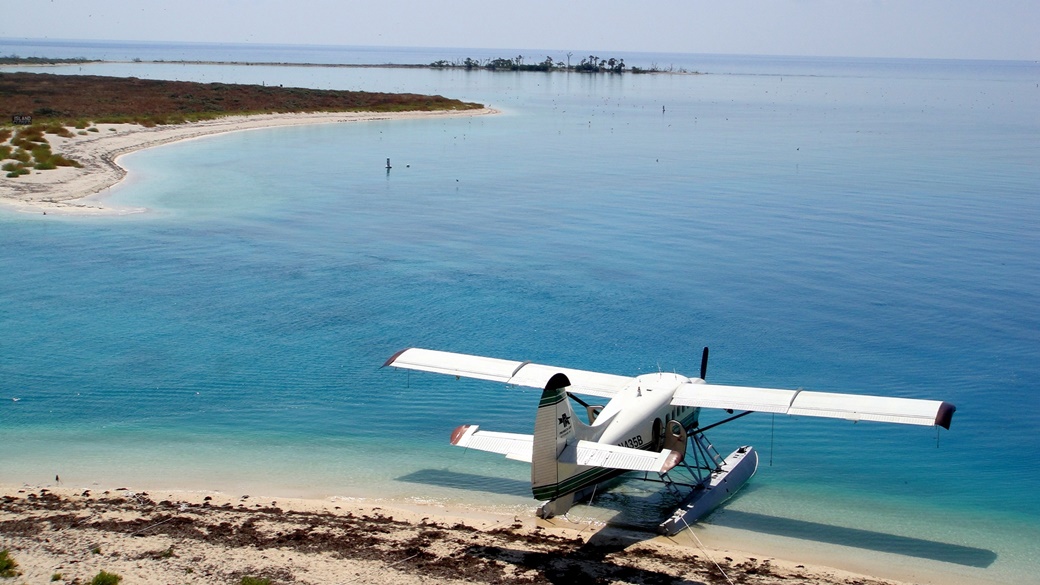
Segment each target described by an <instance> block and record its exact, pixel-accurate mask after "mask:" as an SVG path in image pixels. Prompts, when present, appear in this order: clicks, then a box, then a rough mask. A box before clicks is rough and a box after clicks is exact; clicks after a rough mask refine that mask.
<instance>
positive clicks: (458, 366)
mask: <svg viewBox="0 0 1040 585" xmlns="http://www.w3.org/2000/svg"><path fill="white" fill-rule="evenodd" d="M386 366H393V367H395V368H405V369H409V370H419V371H422V372H434V373H437V374H448V375H451V376H462V377H465V378H476V379H479V380H491V381H493V382H502V383H504V384H513V385H516V386H526V387H530V388H544V387H545V384H546V383H547V382H548V381H549V379H550V378H552V377H553V375H555V374H564V375H566V376H567V378H568V379H569V380H570V382H571V385H570V388H569V389H568V390H569V391H570V392H573V393H577V394H587V395H589V396H598V397H601V398H612V397H613V396H614V395H615V394H617V393H618V392H619V391H621V389H622V388H624V387H625V386H626V385H628V384H629V383H630V382H631V381H632V378H631V377H628V376H615V375H613V374H603V373H600V372H589V371H586V370H574V369H571V368H558V367H555V366H545V365H541V364H533V363H531V362H518V361H511V360H501V359H498V358H489V357H482V356H476V355H468V354H463V353H452V352H448V351H437V350H432V349H420V348H417V347H413V348H409V349H405V350H402V351H399V352H397V353H396V354H394V355H393V356H392V357H391V358H390V359H388V360H386V363H385V364H383V367H386Z"/></svg>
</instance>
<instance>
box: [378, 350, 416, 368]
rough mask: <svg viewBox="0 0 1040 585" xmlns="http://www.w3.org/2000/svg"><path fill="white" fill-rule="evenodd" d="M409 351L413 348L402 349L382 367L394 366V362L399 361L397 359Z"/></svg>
mask: <svg viewBox="0 0 1040 585" xmlns="http://www.w3.org/2000/svg"><path fill="white" fill-rule="evenodd" d="M409 349H411V348H410V347H406V348H404V349H402V350H401V351H399V352H397V353H395V354H394V355H392V356H390V359H388V360H386V363H385V364H383V366H382V367H384V368H385V367H387V366H392V365H394V362H395V361H397V358H399V357H401V354H402V353H404V352H406V351H408V350H409Z"/></svg>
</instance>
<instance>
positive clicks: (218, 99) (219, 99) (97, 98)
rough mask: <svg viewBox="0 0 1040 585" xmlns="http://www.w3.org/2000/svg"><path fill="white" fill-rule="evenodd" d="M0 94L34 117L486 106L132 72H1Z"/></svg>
mask: <svg viewBox="0 0 1040 585" xmlns="http://www.w3.org/2000/svg"><path fill="white" fill-rule="evenodd" d="M0 100H2V103H3V104H4V105H5V107H6V108H7V109H8V112H7V113H8V114H9V115H12V116H14V115H19V114H21V115H31V116H32V119H33V121H34V122H36V123H41V122H42V123H55V122H59V123H62V124H64V125H68V126H75V125H77V124H81V123H83V122H85V121H92V122H94V123H105V122H111V123H137V124H142V125H145V126H149V125H158V124H177V123H182V122H188V121H197V120H207V119H212V118H217V117H221V116H228V115H243V114H270V113H288V112H358V111H366V112H372V111H375V112H400V111H414V110H420V111H431V110H469V109H479V108H481V107H483V105H481V104H474V103H467V102H462V101H459V100H453V99H448V98H445V97H442V96H430V95H419V94H414V93H378V92H368V91H343V90H320V89H308V88H301V87H281V86H278V87H274V86H268V85H241V84H232V83H195V82H190V81H164V80H154V79H138V78H135V77H101V76H96V75H54V74H50V73H0Z"/></svg>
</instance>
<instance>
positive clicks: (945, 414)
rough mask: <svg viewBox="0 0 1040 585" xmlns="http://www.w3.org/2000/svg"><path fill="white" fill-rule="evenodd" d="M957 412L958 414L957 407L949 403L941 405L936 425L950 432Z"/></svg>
mask: <svg viewBox="0 0 1040 585" xmlns="http://www.w3.org/2000/svg"><path fill="white" fill-rule="evenodd" d="M955 412H957V407H956V406H954V405H952V404H950V403H949V402H943V403H942V404H940V405H939V412H937V413H936V414H935V424H936V425H937V426H940V427H942V428H944V429H946V430H950V423H951V422H953V413H955Z"/></svg>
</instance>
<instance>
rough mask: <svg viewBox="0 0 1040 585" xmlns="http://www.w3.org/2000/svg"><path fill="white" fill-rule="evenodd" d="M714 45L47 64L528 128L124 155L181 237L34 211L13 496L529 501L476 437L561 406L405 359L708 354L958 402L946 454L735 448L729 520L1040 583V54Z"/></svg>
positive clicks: (379, 129) (159, 217) (762, 371)
mask: <svg viewBox="0 0 1040 585" xmlns="http://www.w3.org/2000/svg"><path fill="white" fill-rule="evenodd" d="M22 48H23V49H24V47H22ZM74 49H79V52H75V51H74ZM69 50H70V51H73V54H77V55H78V54H85V53H86V51H89V50H90V48H89V47H88V46H84V47H76V46H73V48H71V49H69ZM106 50H113V49H111V47H110V46H108V48H106ZM300 51H301V54H309V53H307V50H304V49H300ZM10 52H19V54H23V55H26V54H29V51H26V50H20V51H12V50H7V49H6V47H3V46H0V53H4V54H7V53H10ZM45 54H46V53H45ZM86 56H88V57H89V56H91V55H90V54H89V53H86ZM348 57H349V56H348ZM431 57H432V58H430V59H429V60H430V61H432V60H434V58H440V57H437V56H436V55H431ZM171 58H176V57H171ZM200 58H203V57H200ZM651 58H653V57H651ZM660 58H661V59H662V61H663V60H664V59H665V58H669V56H660ZM683 59H685V60H686V61H684V63H688V66H689V67H690V68H691V69H697V70H701V71H707V72H708V73H709V74H707V75H697V76H692V75H668V76H632V75H626V76H624V77H616V76H614V77H609V76H603V77H587V76H580V75H566V74H551V75H544V74H530V73H528V74H489V73H483V72H472V73H465V72H451V71H424V70H416V71H411V70H351V69H315V68H296V67H234V66H219V67H218V66H188V65H159V64H147V63H121V64H98V65H89V66H82V69H81V68H80V66H72V67H57V68H47V69H46V70H47V71H54V72H74V73H75V72H80V71H82V72H83V73H95V74H108V75H134V76H138V77H155V78H180V79H198V80H203V81H214V80H221V81H228V82H252V83H259V82H261V81H263V82H266V83H282V84H284V85H306V86H313V87H336V88H347V89H359V88H364V89H368V90H375V91H421V92H428V93H439V94H443V95H447V96H450V97H457V98H461V99H465V100H471V101H479V102H482V103H487V104H489V105H491V106H493V107H495V108H498V109H500V110H502V111H503V113H502V114H500V115H497V116H483V117H477V118H459V119H450V120H407V121H393V122H372V123H364V124H342V125H325V126H310V127H296V128H280V129H270V130H263V131H250V132H242V133H237V134H230V135H224V136H216V137H209V138H205V139H202V140H197V141H192V142H188V143H180V144H174V145H170V146H166V147H163V148H159V149H154V150H149V151H142V152H138V153H135V154H132V155H129V156H127V157H124V158H123V159H121V163H122V164H123V165H124V166H126V167H128V168H129V169H130V171H131V179H130V180H129V181H128V182H127V183H126V184H124V185H121V186H120V187H118V188H116V189H114V190H113V191H114V193H113V195H112V196H111V198H110V199H109V200H108V201H110V202H111V203H113V204H122V205H131V206H146V207H148V208H150V209H151V210H152V211H151V212H150V213H147V214H141V215H136V216H128V217H108V218H75V217H54V216H50V215H48V216H46V217H44V216H42V215H41V216H35V215H24V214H14V213H3V214H0V399H2V400H0V423H2V424H0V444H3V445H5V446H8V448H7V449H4V454H3V457H2V461H3V471H2V472H0V479H2V480H3V481H9V482H23V481H25V482H34V483H44V482H48V481H50V478H52V477H53V476H54V474H56V473H60V474H61V476H62V479H63V480H64V482H65V483H67V484H79V485H91V484H93V483H94V482H98V483H100V484H102V485H107V486H112V485H115V484H133V485H140V486H148V485H152V486H168V487H185V488H208V489H221V490H226V491H231V492H233V493H238V492H242V493H257V490H258V489H260V488H258V486H263V491H268V492H271V493H272V494H274V495H279V494H287V495H314V496H322V497H327V496H354V495H373V494H378V495H380V496H385V497H393V498H402V499H422V498H429V499H434V500H437V501H443V502H461V503H469V504H482V505H496V506H502V507H511V508H517V509H522V510H527V509H531V508H533V504H534V502H533V501H532V500H530V498H529V491H528V486H527V484H526V483H525V482H526V478H527V474H528V470H527V467H526V466H525V465H523V464H518V463H515V462H510V461H505V460H501V459H498V458H496V457H494V456H491V455H488V454H481V453H467V452H464V451H461V450H457V449H452V448H450V447H449V446H448V445H447V437H448V433H449V432H450V430H451V429H452V428H454V427H455V426H456V425H458V424H461V423H479V424H481V425H482V426H483V427H485V428H490V429H496V430H502V431H513V432H529V430H530V427H531V425H532V423H533V412H534V407H535V404H536V401H537V392H533V391H524V390H520V389H506V388H503V387H499V386H495V385H492V384H487V383H481V382H477V381H468V380H459V381H456V380H454V379H451V378H446V377H440V376H434V375H419V374H411V375H408V374H406V373H404V372H396V371H387V370H381V369H380V368H379V366H380V365H381V364H382V363H383V362H384V361H385V359H386V358H387V357H389V356H390V355H391V354H392V353H394V352H395V351H397V350H398V349H401V348H403V347H407V346H422V347H430V348H437V349H445V350H450V351H460V352H468V353H476V354H481V355H490V356H496V357H503V358H508V359H521V360H528V359H529V360H533V361H537V362H541V363H551V364H559V365H561V366H569V367H577V368H584V369H595V370H602V371H608V372H612V373H619V374H626V373H631V374H636V373H641V372H648V371H654V370H658V369H664V370H669V371H671V370H675V371H679V372H685V373H687V374H693V373H694V372H695V371H696V369H697V366H698V361H699V353H700V347H701V346H703V345H709V346H711V348H712V359H711V364H710V366H709V371H708V378H709V380H711V381H713V382H717V383H720V384H749V385H765V386H775V387H788V388H799V387H804V388H811V389H815V390H830V391H848V392H862V393H876V394H886V395H894V396H912V397H925V398H936V399H944V400H948V401H950V402H953V403H954V404H956V405H957V406H958V409H959V410H958V413H957V415H956V416H955V417H954V423H953V427H952V430H951V431H949V432H947V431H943V432H941V433H936V431H935V430H934V429H920V428H904V427H896V426H886V425H880V424H869V423H863V424H858V425H852V424H849V423H846V422H843V421H820V420H806V419H800V418H788V417H778V418H774V417H772V416H770V415H764V414H760V415H753V416H749V417H746V418H744V419H741V420H740V421H739V422H735V423H733V424H732V425H727V426H724V427H720V428H719V429H717V430H715V431H714V432H713V433H712V434H711V437H712V439H713V441H714V443H715V444H716V445H717V446H718V447H719V449H720V450H722V451H725V452H728V451H729V450H731V449H732V448H735V447H736V446H738V445H740V444H744V443H751V444H754V445H756V446H757V447H758V449H759V450H760V452H761V456H762V466H761V467H760V469H759V473H758V475H757V476H756V477H755V479H754V480H753V481H752V483H751V484H750V485H749V486H748V489H747V490H746V491H745V492H744V493H743V494H742V495H741V496H740V497H738V498H737V499H736V500H734V501H732V502H731V503H730V504H729V505H728V506H727V508H726V509H725V510H724V511H722V512H719V513H717V514H715V515H714V516H712V517H711V519H710V520H709V522H710V523H711V524H713V525H715V526H719V527H732V528H739V529H742V530H748V531H751V532H754V533H757V534H759V535H762V536H764V537H766V538H799V539H804V540H808V541H810V542H812V543H813V546H824V544H826V545H827V546H831V545H834V546H849V547H852V548H853V549H855V550H858V551H866V553H869V554H891V553H899V554H902V555H906V556H909V557H911V558H915V559H924V560H926V561H927V562H929V563H935V564H936V566H938V567H940V568H945V569H948V570H949V571H950V572H952V573H955V574H960V575H962V576H965V578H969V579H975V578H978V579H991V580H994V581H1005V582H1029V581H1030V579H1031V578H1032V577H1031V575H1035V574H1036V570H1037V569H1038V568H1040V566H1038V565H1037V561H1036V559H1035V558H1034V550H1035V542H1037V541H1038V538H1040V528H1038V526H1040V495H1038V494H1040V470H1038V465H1037V455H1036V453H1037V449H1038V447H1040V433H1038V432H1037V429H1038V428H1040V414H1038V412H1037V411H1038V408H1037V407H1040V400H1038V398H1037V393H1036V389H1037V386H1038V383H1040V367H1038V365H1037V364H1038V363H1040V359H1038V358H1040V333H1038V331H1040V298H1038V295H1040V256H1038V254H1037V250H1040V241H1038V240H1040V231H1038V230H1037V229H1036V226H1037V218H1040V197H1038V195H1040V193H1038V190H1040V189H1038V186H1040V164H1038V163H1040V140H1037V137H1038V136H1040V115H1038V114H1040V91H1038V90H1037V88H1036V84H1037V81H1038V79H1040V68H1038V67H1037V66H1036V64H1032V63H973V62H928V61H907V62H903V61H863V60H849V61H840V60H820V61H813V60H811V59H800V60H799V59H786V60H785V59H776V58H774V59H761V60H758V61H756V60H755V59H754V58H746V57H741V58H725V57H718V56H715V57H702V56H684V57H683ZM256 60H265V59H259V58H258V59H256ZM285 60H293V59H285ZM296 60H298V61H310V59H306V58H305V57H300V58H299V59H296ZM684 66H686V65H684ZM387 157H390V158H392V160H393V164H394V169H393V170H392V171H391V173H390V174H389V175H387V173H386V171H385V170H384V169H383V166H384V163H385V159H386V158H387ZM11 397H18V398H20V400H19V401H18V402H14V401H11V400H10V399H9V398H11ZM715 416H716V415H715V414H714V413H713V414H708V415H705V419H712V418H713V417H715ZM722 416H723V415H722V414H719V415H717V417H718V418H721V417H722ZM598 499H599V502H598V503H599V504H600V506H599V507H594V508H581V509H579V510H582V512H581V513H582V514H588V515H596V514H601V513H612V512H611V511H615V510H624V512H623V513H622V514H621V517H620V520H619V521H624V522H628V521H632V522H641V521H642V522H645V521H646V520H647V519H648V518H649V517H652V516H653V514H654V511H655V510H657V509H658V506H659V505H660V504H661V496H660V495H658V494H655V492H654V491H652V490H646V489H645V488H644V487H642V486H640V485H638V484H635V483H632V482H629V483H625V484H623V485H621V486H619V487H618V488H617V489H616V490H615V491H614V492H612V493H611V494H607V495H601V496H599V497H598ZM602 510H606V511H607V512H602ZM878 562H879V563H880V562H887V561H878Z"/></svg>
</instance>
